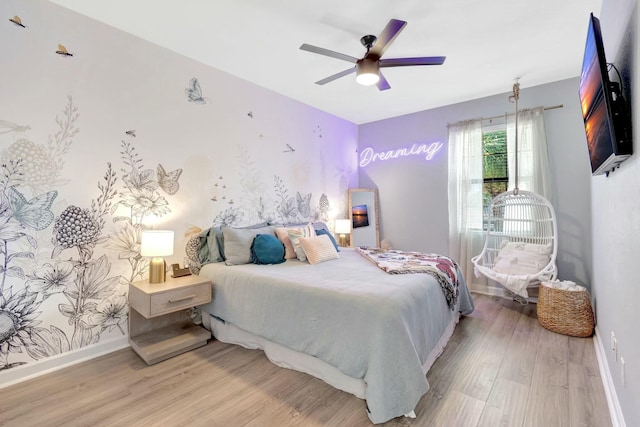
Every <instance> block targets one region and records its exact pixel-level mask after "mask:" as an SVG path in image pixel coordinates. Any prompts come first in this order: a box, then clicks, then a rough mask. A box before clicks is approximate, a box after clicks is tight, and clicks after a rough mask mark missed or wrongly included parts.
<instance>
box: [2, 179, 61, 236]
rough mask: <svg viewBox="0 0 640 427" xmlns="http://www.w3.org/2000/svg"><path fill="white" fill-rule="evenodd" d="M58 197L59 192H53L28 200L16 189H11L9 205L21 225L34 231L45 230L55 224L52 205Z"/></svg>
mask: <svg viewBox="0 0 640 427" xmlns="http://www.w3.org/2000/svg"><path fill="white" fill-rule="evenodd" d="M57 196H58V192H57V191H56V190H53V191H49V192H48V193H43V194H40V195H39V196H36V197H34V198H33V199H31V200H27V199H26V198H25V197H24V195H23V194H22V193H20V192H19V191H18V190H16V189H15V187H11V189H10V190H9V203H10V204H11V211H12V212H13V216H14V217H15V218H16V219H17V220H18V222H20V224H22V225H23V226H25V227H29V228H32V229H34V230H44V229H45V228H47V227H48V226H49V225H50V224H51V223H52V222H53V218H54V215H53V212H52V211H51V205H52V204H53V201H54V199H55V198H56V197H57Z"/></svg>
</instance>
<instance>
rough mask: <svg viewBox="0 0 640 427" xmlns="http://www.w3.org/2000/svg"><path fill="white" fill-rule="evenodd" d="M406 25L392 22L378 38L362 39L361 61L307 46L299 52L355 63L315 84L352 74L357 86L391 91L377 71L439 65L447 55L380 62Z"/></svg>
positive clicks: (370, 36)
mask: <svg viewBox="0 0 640 427" xmlns="http://www.w3.org/2000/svg"><path fill="white" fill-rule="evenodd" d="M406 25H407V23H406V21H401V20H399V19H391V20H390V21H389V23H388V24H387V26H386V27H384V30H382V33H381V34H380V36H379V37H376V36H374V35H371V34H369V35H366V36H364V37H362V38H361V39H360V43H362V45H363V46H364V47H366V48H367V53H366V54H365V55H364V57H362V58H360V59H358V58H355V57H353V56H350V55H345V54H344V53H339V52H334V51H332V50H329V49H325V48H322V47H318V46H313V45H310V44H306V43H304V44H303V45H302V46H300V49H301V50H306V51H307V52H312V53H318V54H320V55H325V56H330V57H332V58H336V59H342V60H343V61H347V62H351V63H354V64H356V65H355V67H352V68H349V69H347V70H344V71H341V72H339V73H336V74H333V75H331V76H329V77H325V78H324V79H322V80H318V81H317V82H316V84H318V85H324V84H326V83H329V82H332V81H334V80H336V79H339V78H340V77H344V76H347V75H349V74H352V73H354V72H355V73H356V81H357V82H358V83H360V84H362V85H365V86H370V85H374V84H375V85H376V86H377V87H378V89H380V90H387V89H391V86H389V82H387V79H385V78H384V75H383V74H382V72H380V68H389V67H407V66H410V65H442V64H443V63H444V60H445V59H446V56H426V57H419V58H391V59H382V55H384V52H385V51H386V50H387V48H388V47H389V45H390V44H391V43H392V42H393V41H394V40H395V38H396V37H397V36H398V34H400V31H402V30H403V29H404V27H405V26H406Z"/></svg>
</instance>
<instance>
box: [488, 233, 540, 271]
mask: <svg viewBox="0 0 640 427" xmlns="http://www.w3.org/2000/svg"><path fill="white" fill-rule="evenodd" d="M551 249H552V246H551V245H540V244H535V243H524V242H508V241H506V242H504V243H503V244H502V247H501V248H500V251H498V255H497V256H496V259H495V261H494V264H493V271H495V272H496V273H501V274H507V275H510V276H527V275H530V274H536V273H539V272H540V270H542V269H543V268H544V267H546V266H547V264H549V260H550V258H551Z"/></svg>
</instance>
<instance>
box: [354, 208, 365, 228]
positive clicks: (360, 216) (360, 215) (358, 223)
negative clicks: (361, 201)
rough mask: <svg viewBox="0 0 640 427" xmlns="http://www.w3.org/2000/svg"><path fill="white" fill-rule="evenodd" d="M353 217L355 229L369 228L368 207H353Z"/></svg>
mask: <svg viewBox="0 0 640 427" xmlns="http://www.w3.org/2000/svg"><path fill="white" fill-rule="evenodd" d="M351 217H352V218H353V228H359V227H366V226H368V225H369V214H368V212H367V205H357V206H352V207H351Z"/></svg>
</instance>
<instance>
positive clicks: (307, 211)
mask: <svg viewBox="0 0 640 427" xmlns="http://www.w3.org/2000/svg"><path fill="white" fill-rule="evenodd" d="M296 200H297V202H298V212H300V215H302V217H303V218H308V217H309V216H311V207H310V206H309V202H311V193H308V194H306V195H305V196H302V195H301V194H300V192H299V191H297V192H296Z"/></svg>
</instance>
